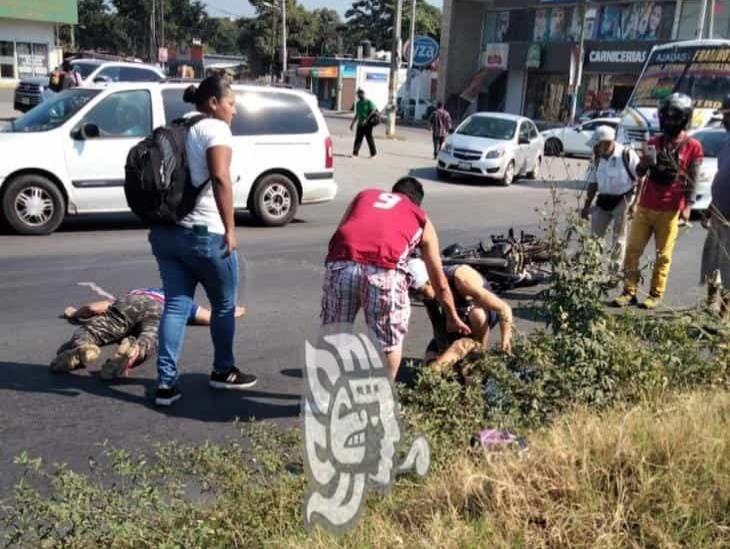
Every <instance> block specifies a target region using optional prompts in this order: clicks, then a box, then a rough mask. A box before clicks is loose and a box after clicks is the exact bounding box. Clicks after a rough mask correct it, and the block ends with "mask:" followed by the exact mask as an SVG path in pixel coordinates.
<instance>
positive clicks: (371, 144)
mask: <svg viewBox="0 0 730 549" xmlns="http://www.w3.org/2000/svg"><path fill="white" fill-rule="evenodd" d="M363 137H364V138H365V140H366V141H367V142H368V148H369V149H370V156H375V155H376V154H378V151H377V149H376V148H375V140H374V139H373V126H372V124H365V125H363V126H361V125H360V124H358V125H357V131H356V132H355V146H354V147H353V149H352V155H353V156H357V155H358V154H360V146H361V145H362V139H363Z"/></svg>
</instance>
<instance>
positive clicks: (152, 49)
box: [150, 0, 157, 63]
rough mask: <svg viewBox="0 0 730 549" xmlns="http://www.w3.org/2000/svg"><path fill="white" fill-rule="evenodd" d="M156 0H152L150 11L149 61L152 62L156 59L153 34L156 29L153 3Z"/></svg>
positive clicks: (155, 2)
mask: <svg viewBox="0 0 730 549" xmlns="http://www.w3.org/2000/svg"><path fill="white" fill-rule="evenodd" d="M156 4H157V0H152V11H151V12H150V63H154V62H155V59H157V55H156V54H157V51H156V49H155V34H156V33H157V29H156V28H155V27H156V25H155V5H156Z"/></svg>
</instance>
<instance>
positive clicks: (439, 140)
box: [433, 134, 446, 158]
mask: <svg viewBox="0 0 730 549" xmlns="http://www.w3.org/2000/svg"><path fill="white" fill-rule="evenodd" d="M445 139H446V138H445V137H439V136H438V135H436V134H433V157H434V158H436V157H437V156H438V155H439V151H440V150H441V147H443V146H444V140H445Z"/></svg>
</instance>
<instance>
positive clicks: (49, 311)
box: [0, 119, 704, 497]
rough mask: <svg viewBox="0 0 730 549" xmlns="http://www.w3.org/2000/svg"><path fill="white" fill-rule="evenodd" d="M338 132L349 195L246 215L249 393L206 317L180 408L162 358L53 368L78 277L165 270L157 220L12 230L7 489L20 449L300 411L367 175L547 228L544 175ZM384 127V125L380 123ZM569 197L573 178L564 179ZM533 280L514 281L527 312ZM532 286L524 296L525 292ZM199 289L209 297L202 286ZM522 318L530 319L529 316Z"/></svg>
mask: <svg viewBox="0 0 730 549" xmlns="http://www.w3.org/2000/svg"><path fill="white" fill-rule="evenodd" d="M330 129H331V131H332V134H333V137H334V140H335V153H336V177H337V181H338V183H339V185H340V192H339V195H338V197H337V199H336V200H335V201H334V202H332V203H329V204H324V205H318V206H312V207H306V208H302V209H301V210H300V212H299V215H298V219H297V220H296V222H294V223H292V224H291V225H289V226H288V227H284V228H277V229H265V228H260V227H256V226H254V225H253V223H252V222H251V220H250V218H249V217H248V216H247V215H241V216H240V217H239V227H238V231H237V236H238V242H239V245H240V254H241V256H242V257H244V258H245V259H246V261H247V264H248V268H247V271H246V293H245V297H242V298H241V300H240V301H241V302H242V303H245V305H246V306H247V308H248V315H247V316H246V318H245V319H243V320H242V321H241V322H240V323H239V325H238V331H237V337H236V356H237V358H238V365H239V367H240V368H242V369H243V370H246V371H251V372H253V373H255V374H256V375H258V376H259V380H260V381H259V384H258V385H257V386H256V387H255V388H254V389H253V390H251V391H249V392H244V393H233V394H232V393H225V394H222V393H219V392H213V391H212V390H210V389H209V388H208V386H207V378H208V375H209V371H210V365H211V360H212V347H211V343H210V337H209V334H208V331H207V330H206V329H204V328H189V329H188V332H187V338H186V342H185V348H184V352H183V355H182V356H183V358H182V363H181V367H182V372H183V375H182V379H181V390H182V392H183V394H184V396H183V399H182V400H181V401H179V402H178V403H177V404H176V405H175V406H174V407H173V408H172V409H169V410H168V409H163V410H161V409H156V408H154V407H153V406H152V405H151V401H150V394H151V392H152V391H153V389H154V380H155V370H154V365H153V363H147V364H145V365H143V366H142V367H141V368H139V369H137V370H135V371H134V373H133V375H132V376H131V377H130V378H128V379H125V380H122V381H118V382H115V383H111V384H105V383H103V382H102V381H100V380H99V379H98V377H97V375H96V372H95V371H94V370H93V369H92V370H91V371H82V372H78V373H73V374H70V375H63V376H54V375H51V374H50V373H49V371H48V366H47V365H48V363H49V361H50V360H51V359H52V358H53V356H54V353H55V350H56V349H57V347H58V346H59V345H60V344H61V343H62V342H64V341H65V340H66V339H67V338H68V337H69V336H70V335H71V332H72V330H73V328H72V327H71V326H70V325H68V324H67V323H66V322H65V321H63V320H61V319H59V318H58V316H59V314H60V313H61V312H62V311H63V309H64V307H65V306H66V305H68V304H76V303H81V302H83V301H85V300H90V299H93V298H94V297H95V296H94V295H93V294H92V293H91V292H90V291H89V290H88V289H87V288H86V287H82V286H78V283H80V282H94V283H96V284H98V285H99V286H101V287H102V288H104V289H106V290H108V291H110V292H112V293H118V294H121V293H123V292H125V291H126V290H128V289H130V288H135V287H140V286H154V285H156V284H158V283H159V277H158V273H157V268H156V264H155V261H154V258H153V257H152V255H151V254H150V250H149V245H148V243H147V234H146V231H145V230H143V229H142V228H141V227H139V225H137V224H136V223H135V222H134V220H133V219H132V218H131V217H128V216H115V217H101V218H99V217H97V218H87V219H79V220H74V221H70V222H67V223H66V224H65V225H64V226H63V227H62V229H61V230H60V231H59V232H57V233H56V234H54V235H52V236H48V237H19V236H13V235H7V234H5V235H0V266H1V268H0V272H1V273H2V276H1V277H0V303H1V304H2V309H3V310H2V314H0V497H2V496H3V495H5V494H7V491H8V489H9V488H10V486H11V485H12V483H13V482H14V479H15V478H16V474H17V471H16V469H15V467H14V466H13V465H12V460H13V457H14V456H16V455H18V454H19V453H20V452H22V451H27V452H29V453H30V454H31V455H33V456H40V457H42V458H44V459H45V460H48V461H51V462H54V461H55V462H68V463H69V464H70V465H71V466H72V467H74V468H77V469H79V470H81V471H83V470H84V469H85V468H86V467H88V465H87V462H88V458H89V457H90V456H95V455H97V454H98V453H99V448H98V444H99V443H102V442H104V441H108V443H109V444H110V445H112V446H116V447H124V448H127V449H131V450H134V449H146V448H149V447H150V446H151V445H152V444H154V443H156V442H165V441H170V440H181V441H203V440H214V441H216V440H221V439H224V438H225V437H226V436H228V435H232V434H234V433H235V432H236V431H235V427H234V425H233V420H234V419H235V418H240V419H241V420H247V419H249V418H256V419H257V420H276V421H283V422H292V423H293V422H295V421H297V416H298V413H299V394H300V388H301V378H302V364H303V352H304V341H305V338H307V337H308V336H309V335H310V334H314V333H315V332H316V329H317V326H318V313H319V298H320V288H321V282H322V273H323V267H322V260H323V257H324V255H325V250H326V245H327V242H328V239H329V237H330V235H331V233H332V231H333V229H334V227H335V225H336V223H337V222H338V221H339V219H340V217H341V215H342V213H343V211H344V209H345V207H346V205H347V203H348V201H349V199H351V198H352V197H353V196H354V194H355V193H356V192H358V191H359V190H361V189H364V188H367V187H371V186H380V187H389V186H390V185H391V184H392V183H393V182H394V181H395V179H396V178H397V177H399V176H401V175H404V174H408V173H411V174H413V175H416V176H418V177H420V178H421V179H422V180H423V182H424V185H425V188H426V201H425V208H426V209H427V210H428V212H429V214H430V216H431V218H432V220H433V222H434V223H435V225H436V227H437V229H438V230H439V234H440V238H441V242H442V244H448V243H453V242H456V241H461V242H464V243H471V242H476V241H478V240H479V239H482V238H487V237H488V236H489V235H490V234H493V233H500V232H504V231H505V230H506V229H508V228H509V227H510V226H516V227H518V228H526V229H536V228H537V224H538V219H539V213H538V211H537V210H539V209H541V208H542V206H543V205H544V203H545V202H546V201H547V200H548V199H549V191H548V185H547V184H546V183H544V182H520V183H518V184H515V185H514V186H513V187H511V188H501V187H496V186H489V185H481V184H478V183H474V182H463V181H453V182H450V183H442V182H437V181H436V180H435V173H434V170H433V161H432V160H431V158H430V137H429V135H428V134H427V133H426V132H424V131H423V130H415V129H404V130H402V131H401V132H400V134H399V135H400V139H399V140H395V141H386V140H385V139H384V138H382V137H381V138H380V139H378V144H379V146H380V154H379V156H378V158H377V159H375V160H369V159H367V158H366V157H361V158H360V159H353V158H350V157H349V150H350V141H351V139H352V136H351V134H349V132H348V131H347V122H346V121H344V120H342V119H331V120H330ZM379 133H382V128H381V129H379ZM581 164H582V163H581V162H580V161H564V160H562V159H561V160H553V161H552V162H550V163H549V165H548V170H547V171H548V172H549V176H550V177H552V178H554V179H558V180H566V179H574V178H577V177H578V176H579V174H580V173H581V169H582V168H581ZM560 186H561V188H562V192H563V194H564V196H565V197H566V200H567V201H568V202H569V203H574V202H573V201H574V200H575V192H576V191H575V190H573V189H574V187H575V185H572V184H565V183H561V184H560ZM703 239H704V234H703V232H702V230H701V229H700V228H699V227H695V228H693V229H690V230H687V231H686V233H685V234H683V235H682V237H681V239H680V242H679V245H678V252H677V254H676V257H675V264H674V267H673V271H672V276H671V281H670V289H669V293H668V303H669V304H670V305H673V306H674V305H691V304H693V303H695V302H696V301H697V299H698V295H699V290H698V288H697V287H696V284H695V281H696V279H697V277H698V272H699V261H700V252H701V245H702V242H703ZM529 295H530V294H529V292H528V293H524V294H522V295H520V293H514V294H512V295H511V298H513V304H515V305H516V306H517V309H516V311H517V313H518V315H520V314H521V311H522V307H523V306H525V305H527V304H528V303H529V301H528V300H529ZM520 297H522V298H523V299H519V298H520ZM199 301H200V302H201V303H205V297H204V296H203V295H202V292H200V293H199ZM520 326H521V329H523V330H527V329H529V328H530V326H531V325H530V324H529V322H527V321H521V324H520ZM427 338H428V329H427V320H426V316H425V314H424V312H423V311H422V310H416V311H415V314H414V317H413V320H412V323H411V333H410V335H409V338H408V340H407V344H406V356H419V355H420V354H421V353H422V350H423V348H424V346H425V344H426V343H427Z"/></svg>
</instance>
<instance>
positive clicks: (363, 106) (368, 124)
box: [350, 89, 380, 158]
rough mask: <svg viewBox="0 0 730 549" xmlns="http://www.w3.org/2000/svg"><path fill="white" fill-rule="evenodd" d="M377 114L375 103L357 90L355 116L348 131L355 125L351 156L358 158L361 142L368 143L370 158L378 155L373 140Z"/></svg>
mask: <svg viewBox="0 0 730 549" xmlns="http://www.w3.org/2000/svg"><path fill="white" fill-rule="evenodd" d="M379 116H380V113H379V112H378V109H377V107H376V106H375V103H373V102H372V101H370V99H368V98H367V97H365V91H364V90H362V89H359V90H357V101H356V102H355V116H354V117H353V118H352V122H351V123H350V131H352V128H353V127H354V126H355V124H356V123H357V130H356V132H355V145H354V147H353V149H352V156H358V155H359V154H360V146H361V145H362V140H363V138H365V140H366V141H367V142H368V148H369V149H370V158H375V157H376V156H377V154H378V151H377V149H376V148H375V140H374V139H373V128H374V127H375V126H376V125H377V123H378V117H379Z"/></svg>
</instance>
